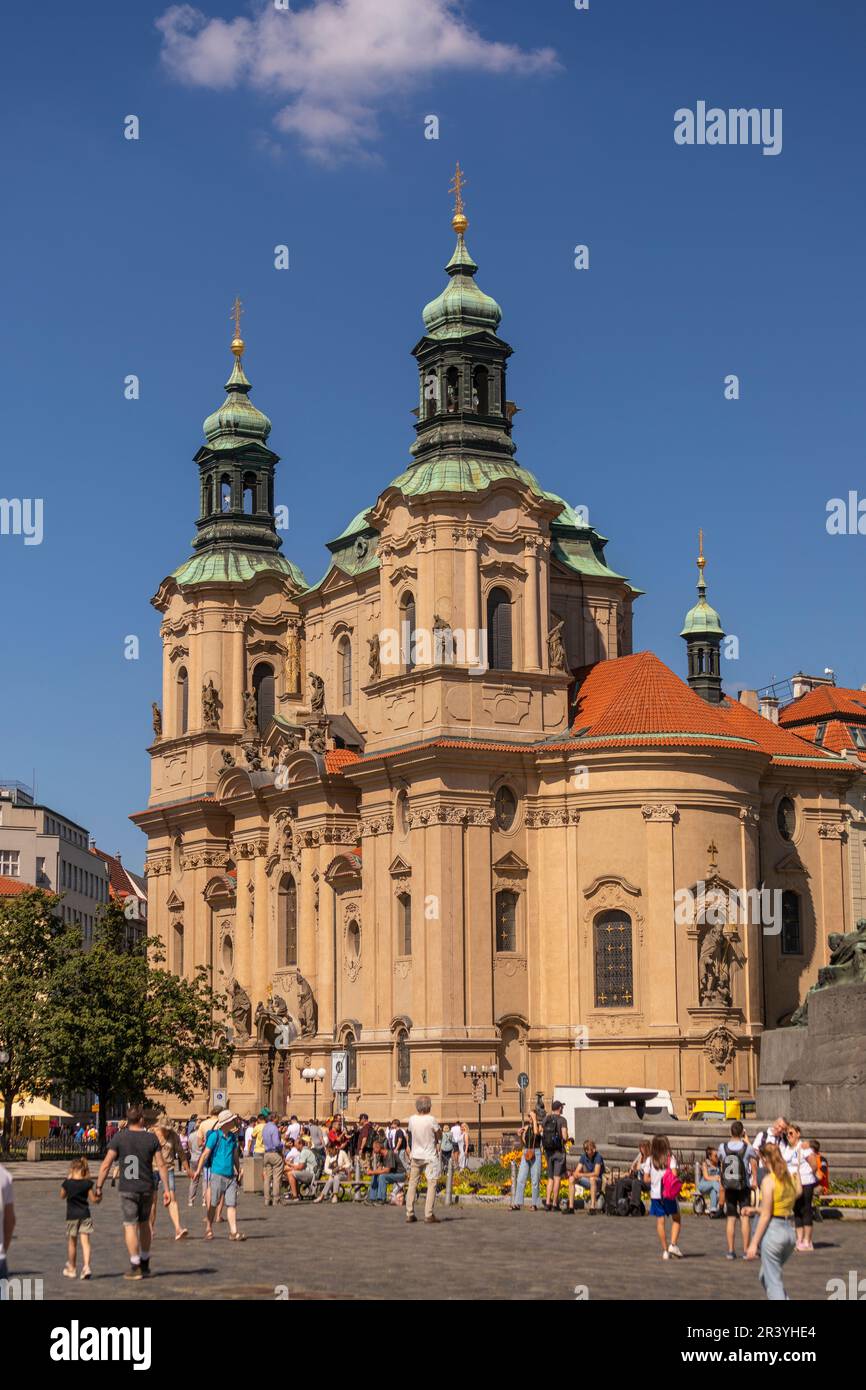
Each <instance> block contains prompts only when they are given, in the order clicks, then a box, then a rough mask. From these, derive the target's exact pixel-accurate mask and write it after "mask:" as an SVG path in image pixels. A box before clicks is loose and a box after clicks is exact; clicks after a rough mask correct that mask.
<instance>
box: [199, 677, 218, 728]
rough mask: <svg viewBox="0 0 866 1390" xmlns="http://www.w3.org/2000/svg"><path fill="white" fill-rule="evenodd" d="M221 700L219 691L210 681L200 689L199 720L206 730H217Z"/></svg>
mask: <svg viewBox="0 0 866 1390" xmlns="http://www.w3.org/2000/svg"><path fill="white" fill-rule="evenodd" d="M221 709H222V700H221V699H220V697H219V691H218V690H217V688H216V686H215V685H214V683H213V681H212V680H209V681H208V683H207V685H203V686H202V688H201V718H202V724H203V726H204V727H205V728H206V729H218V728H219V726H220V710H221Z"/></svg>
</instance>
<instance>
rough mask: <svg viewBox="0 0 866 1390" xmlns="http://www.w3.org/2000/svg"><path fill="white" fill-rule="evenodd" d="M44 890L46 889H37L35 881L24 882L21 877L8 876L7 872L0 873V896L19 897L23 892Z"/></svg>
mask: <svg viewBox="0 0 866 1390" xmlns="http://www.w3.org/2000/svg"><path fill="white" fill-rule="evenodd" d="M37 891H38V892H40V893H42V892H44V889H42V888H40V889H37V887H36V884H35V883H23V882H22V881H21V879H20V878H7V877H6V875H5V874H0V898H17V897H20V896H21V894H22V893H35V892H37Z"/></svg>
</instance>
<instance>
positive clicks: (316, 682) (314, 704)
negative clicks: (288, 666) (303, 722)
mask: <svg viewBox="0 0 866 1390" xmlns="http://www.w3.org/2000/svg"><path fill="white" fill-rule="evenodd" d="M309 682H310V709H311V710H314V711H315V712H316V713H318V712H319V711H320V710H323V709H324V708H325V682H324V681H323V680H322V677H321V676H317V675H316V673H315V671H311V672H310V675H309Z"/></svg>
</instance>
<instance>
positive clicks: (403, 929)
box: [397, 893, 412, 956]
mask: <svg viewBox="0 0 866 1390" xmlns="http://www.w3.org/2000/svg"><path fill="white" fill-rule="evenodd" d="M411 954H412V899H411V897H410V895H409V894H408V893H401V894H400V896H399V898H398V899H397V955H398V956H411Z"/></svg>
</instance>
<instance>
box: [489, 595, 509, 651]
mask: <svg viewBox="0 0 866 1390" xmlns="http://www.w3.org/2000/svg"><path fill="white" fill-rule="evenodd" d="M487 665H488V666H489V667H490V669H491V670H493V671H510V670H511V595H510V594H509V592H508V590H507V589H491V590H490V593H489V594H488V596H487Z"/></svg>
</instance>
